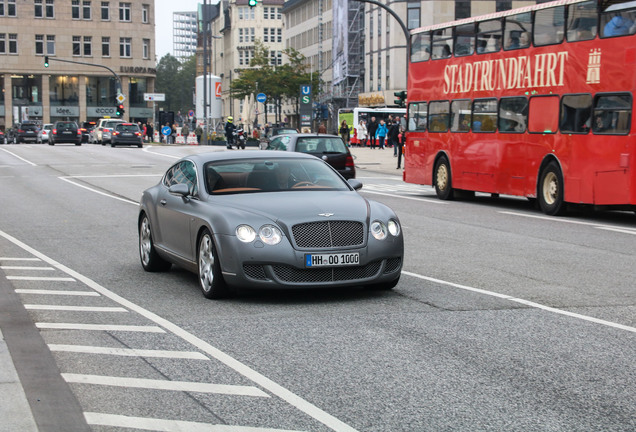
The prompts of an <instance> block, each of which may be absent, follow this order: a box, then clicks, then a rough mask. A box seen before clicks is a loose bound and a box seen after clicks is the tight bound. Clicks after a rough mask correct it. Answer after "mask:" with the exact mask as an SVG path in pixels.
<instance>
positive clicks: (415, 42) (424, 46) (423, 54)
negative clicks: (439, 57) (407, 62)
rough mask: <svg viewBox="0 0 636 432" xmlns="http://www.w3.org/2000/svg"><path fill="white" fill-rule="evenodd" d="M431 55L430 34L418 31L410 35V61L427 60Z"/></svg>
mask: <svg viewBox="0 0 636 432" xmlns="http://www.w3.org/2000/svg"><path fill="white" fill-rule="evenodd" d="M430 56H431V35H430V33H429V32H425V33H418V34H415V35H413V37H411V62H422V61H427V60H428V59H429V58H430Z"/></svg>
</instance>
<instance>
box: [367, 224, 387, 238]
mask: <svg viewBox="0 0 636 432" xmlns="http://www.w3.org/2000/svg"><path fill="white" fill-rule="evenodd" d="M386 233H387V230H386V226H385V225H384V224H383V223H382V222H380V221H373V222H371V235H373V237H375V238H376V239H378V240H384V239H385V238H386Z"/></svg>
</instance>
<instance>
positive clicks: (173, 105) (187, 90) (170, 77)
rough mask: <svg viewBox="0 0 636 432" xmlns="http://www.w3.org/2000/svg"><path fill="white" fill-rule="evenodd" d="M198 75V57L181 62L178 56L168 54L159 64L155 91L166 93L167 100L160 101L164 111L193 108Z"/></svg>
mask: <svg viewBox="0 0 636 432" xmlns="http://www.w3.org/2000/svg"><path fill="white" fill-rule="evenodd" d="M195 75H196V57H195V56H192V57H190V58H189V59H188V60H186V61H185V62H183V63H181V62H179V60H177V58H176V57H174V56H172V55H170V54H166V55H165V56H163V57H162V58H161V60H159V64H158V65H157V83H156V90H155V93H165V94H166V101H165V102H159V106H160V107H162V108H163V109H164V111H174V112H177V111H181V112H182V113H184V112H187V111H188V110H189V109H191V108H192V93H193V91H194V84H195V78H196V77H195Z"/></svg>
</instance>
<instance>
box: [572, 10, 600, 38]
mask: <svg viewBox="0 0 636 432" xmlns="http://www.w3.org/2000/svg"><path fill="white" fill-rule="evenodd" d="M597 24H598V16H597V14H596V1H595V0H592V1H587V2H584V3H578V4H573V5H570V6H569V7H568V26H567V39H568V42H575V41H582V40H590V39H594V38H595V37H596V34H597V33H598V31H597V30H598V27H597Z"/></svg>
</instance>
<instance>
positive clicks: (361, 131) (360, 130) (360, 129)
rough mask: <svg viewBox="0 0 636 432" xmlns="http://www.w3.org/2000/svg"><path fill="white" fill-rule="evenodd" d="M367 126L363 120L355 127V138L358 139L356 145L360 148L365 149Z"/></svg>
mask: <svg viewBox="0 0 636 432" xmlns="http://www.w3.org/2000/svg"><path fill="white" fill-rule="evenodd" d="M367 136H368V133H367V125H366V123H365V121H364V120H360V123H358V126H357V127H356V138H358V145H359V146H360V147H366V145H367Z"/></svg>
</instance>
